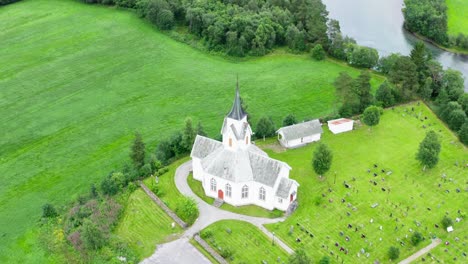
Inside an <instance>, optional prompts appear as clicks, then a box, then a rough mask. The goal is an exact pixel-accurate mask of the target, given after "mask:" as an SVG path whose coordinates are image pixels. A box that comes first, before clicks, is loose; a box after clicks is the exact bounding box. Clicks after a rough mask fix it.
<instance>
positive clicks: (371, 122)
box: [362, 105, 380, 127]
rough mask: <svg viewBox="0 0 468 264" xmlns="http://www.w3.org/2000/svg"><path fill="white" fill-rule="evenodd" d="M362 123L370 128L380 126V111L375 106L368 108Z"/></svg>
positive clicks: (363, 115)
mask: <svg viewBox="0 0 468 264" xmlns="http://www.w3.org/2000/svg"><path fill="white" fill-rule="evenodd" d="M362 121H363V122H364V124H366V125H368V126H370V127H373V126H376V125H378V124H379V122H380V109H379V108H378V107H377V106H375V105H372V106H369V107H367V108H366V110H364V113H363V114H362Z"/></svg>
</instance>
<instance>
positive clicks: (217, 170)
mask: <svg viewBox="0 0 468 264" xmlns="http://www.w3.org/2000/svg"><path fill="white" fill-rule="evenodd" d="M212 141H214V142H217V141H215V140H212V139H209V138H206V137H202V136H197V138H196V139H195V143H194V145H193V149H192V154H191V156H192V157H197V158H200V159H201V165H202V167H203V169H204V170H205V171H206V172H207V173H209V174H211V175H214V176H217V177H220V178H223V179H226V180H229V181H232V182H248V181H256V182H259V183H262V184H264V185H266V186H270V187H273V186H274V185H275V183H276V181H277V179H278V176H279V173H280V171H281V168H282V167H286V168H288V169H291V168H290V167H289V166H288V165H287V164H286V163H284V162H281V161H278V160H275V159H272V158H269V157H268V155H267V154H266V153H265V152H263V151H262V150H261V149H259V148H258V147H257V146H255V145H249V147H248V148H246V149H236V150H233V149H230V148H225V147H223V146H222V143H221V142H217V143H219V145H218V144H216V143H214V142H212ZM204 144H207V146H203V145H204Z"/></svg>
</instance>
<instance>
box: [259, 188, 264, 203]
mask: <svg viewBox="0 0 468 264" xmlns="http://www.w3.org/2000/svg"><path fill="white" fill-rule="evenodd" d="M258 199H260V200H262V201H265V188H263V187H261V188H260V193H259V196H258Z"/></svg>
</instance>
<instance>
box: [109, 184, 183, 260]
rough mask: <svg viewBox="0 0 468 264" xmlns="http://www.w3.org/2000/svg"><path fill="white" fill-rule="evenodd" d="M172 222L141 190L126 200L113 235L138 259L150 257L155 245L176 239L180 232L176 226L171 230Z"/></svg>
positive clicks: (179, 228) (180, 229)
mask: <svg viewBox="0 0 468 264" xmlns="http://www.w3.org/2000/svg"><path fill="white" fill-rule="evenodd" d="M172 222H173V220H172V219H171V218H170V217H169V216H168V215H167V214H166V213H165V212H164V211H163V210H162V209H161V208H160V207H159V206H157V205H156V204H155V203H154V202H153V201H152V200H151V199H150V198H149V197H148V195H147V194H146V193H145V192H144V191H143V190H141V189H138V190H136V191H135V192H133V193H132V194H131V196H130V197H129V199H128V202H127V207H126V208H125V212H124V214H123V216H122V218H121V220H120V222H119V225H118V226H117V228H116V230H115V232H114V233H115V234H116V235H117V236H119V237H121V238H122V239H123V240H125V241H126V242H127V243H128V245H130V246H131V247H132V248H133V249H134V250H135V252H137V254H138V255H139V257H140V258H144V257H148V256H150V255H151V254H152V253H153V252H154V250H155V249H156V244H161V243H165V242H168V241H169V240H172V239H176V238H177V234H178V233H180V232H181V231H182V228H181V227H180V226H178V225H176V227H175V228H174V229H172V228H171V223H172Z"/></svg>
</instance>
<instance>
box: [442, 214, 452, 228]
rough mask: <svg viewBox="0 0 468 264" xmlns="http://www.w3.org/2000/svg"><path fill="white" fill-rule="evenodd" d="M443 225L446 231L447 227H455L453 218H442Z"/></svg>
mask: <svg viewBox="0 0 468 264" xmlns="http://www.w3.org/2000/svg"><path fill="white" fill-rule="evenodd" d="M441 224H442V226H443V227H444V228H445V229H447V227H449V226H452V225H453V220H452V218H450V217H448V216H444V218H442V221H441Z"/></svg>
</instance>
